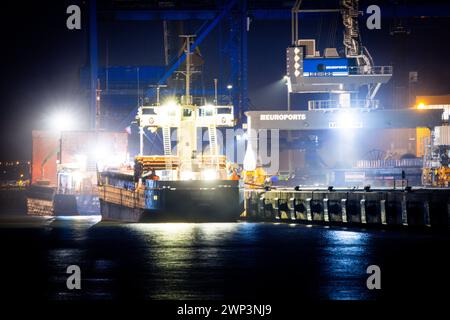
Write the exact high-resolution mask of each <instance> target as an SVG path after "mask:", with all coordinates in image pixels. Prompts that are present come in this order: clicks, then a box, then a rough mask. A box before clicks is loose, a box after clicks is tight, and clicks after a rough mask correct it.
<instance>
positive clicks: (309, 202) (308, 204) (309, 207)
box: [305, 198, 312, 221]
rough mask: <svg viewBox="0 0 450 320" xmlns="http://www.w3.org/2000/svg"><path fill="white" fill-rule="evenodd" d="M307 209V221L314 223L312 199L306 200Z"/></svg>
mask: <svg viewBox="0 0 450 320" xmlns="http://www.w3.org/2000/svg"><path fill="white" fill-rule="evenodd" d="M305 207H306V220H308V221H312V214H311V198H306V200H305Z"/></svg>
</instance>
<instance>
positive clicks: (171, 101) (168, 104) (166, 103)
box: [163, 99, 178, 109]
mask: <svg viewBox="0 0 450 320" xmlns="http://www.w3.org/2000/svg"><path fill="white" fill-rule="evenodd" d="M177 104H178V103H177V101H176V100H175V99H168V100H166V101H164V105H163V106H164V107H166V108H169V109H174V108H175V107H176V106H177Z"/></svg>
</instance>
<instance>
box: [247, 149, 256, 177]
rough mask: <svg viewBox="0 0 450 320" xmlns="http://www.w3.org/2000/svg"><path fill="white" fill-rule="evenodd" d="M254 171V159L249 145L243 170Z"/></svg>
mask: <svg viewBox="0 0 450 320" xmlns="http://www.w3.org/2000/svg"><path fill="white" fill-rule="evenodd" d="M255 169H256V158H255V153H254V152H253V149H252V146H251V145H250V143H249V144H248V146H247V151H246V152H245V156H244V170H245V171H253V170H255Z"/></svg>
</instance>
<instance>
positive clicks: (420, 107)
mask: <svg viewBox="0 0 450 320" xmlns="http://www.w3.org/2000/svg"><path fill="white" fill-rule="evenodd" d="M425 108H426V106H425V104H424V103H423V102H421V103H419V104H418V105H417V109H425Z"/></svg>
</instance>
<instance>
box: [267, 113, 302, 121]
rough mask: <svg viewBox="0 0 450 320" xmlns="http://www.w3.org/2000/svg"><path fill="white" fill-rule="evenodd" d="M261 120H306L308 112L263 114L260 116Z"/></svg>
mask: <svg viewBox="0 0 450 320" xmlns="http://www.w3.org/2000/svg"><path fill="white" fill-rule="evenodd" d="M259 120H261V121H272V120H281V121H286V120H306V114H304V113H301V114H292V113H289V114H261V115H260V116H259Z"/></svg>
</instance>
